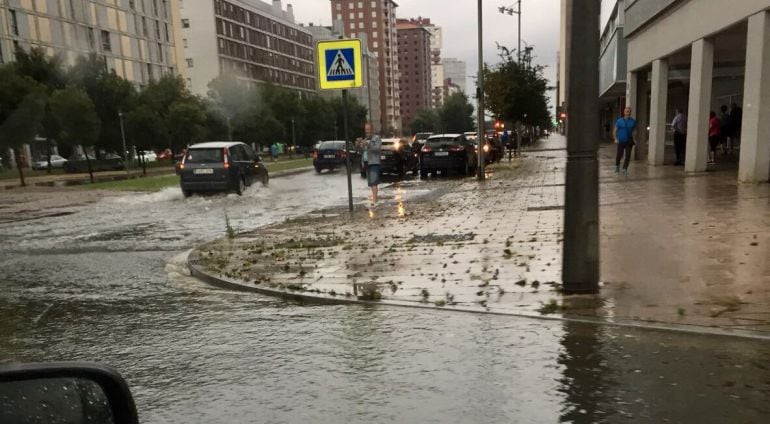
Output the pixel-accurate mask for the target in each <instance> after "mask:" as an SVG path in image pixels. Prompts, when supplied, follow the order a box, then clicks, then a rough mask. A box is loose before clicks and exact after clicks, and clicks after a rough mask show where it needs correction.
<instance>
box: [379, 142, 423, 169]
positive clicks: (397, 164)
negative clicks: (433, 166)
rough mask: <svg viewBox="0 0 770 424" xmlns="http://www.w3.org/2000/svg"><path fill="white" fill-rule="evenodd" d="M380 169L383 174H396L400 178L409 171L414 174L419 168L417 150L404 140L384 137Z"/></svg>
mask: <svg viewBox="0 0 770 424" xmlns="http://www.w3.org/2000/svg"><path fill="white" fill-rule="evenodd" d="M380 169H381V170H382V173H383V174H398V176H399V177H401V178H403V177H404V175H406V173H407V172H409V171H411V172H412V175H415V176H416V175H417V172H418V171H419V169H420V160H419V158H418V156H417V152H416V151H415V150H413V149H412V146H410V145H409V144H408V143H407V142H406V140H402V139H400V138H385V139H383V140H382V150H381V151H380Z"/></svg>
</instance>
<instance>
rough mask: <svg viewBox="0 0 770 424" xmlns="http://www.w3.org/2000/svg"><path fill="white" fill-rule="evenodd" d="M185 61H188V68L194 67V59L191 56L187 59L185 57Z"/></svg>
mask: <svg viewBox="0 0 770 424" xmlns="http://www.w3.org/2000/svg"><path fill="white" fill-rule="evenodd" d="M185 61H187V67H188V68H192V67H193V60H192V59H191V58H187V59H185Z"/></svg>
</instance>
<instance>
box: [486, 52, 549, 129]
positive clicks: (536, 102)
mask: <svg viewBox="0 0 770 424" xmlns="http://www.w3.org/2000/svg"><path fill="white" fill-rule="evenodd" d="M498 49H499V50H500V59H501V61H500V62H499V63H497V64H496V65H494V66H493V67H491V68H490V67H489V66H486V65H485V67H484V104H485V106H486V109H488V110H489V111H491V112H492V114H493V115H495V116H496V117H499V118H502V119H503V120H505V121H510V122H522V123H523V124H525V125H539V126H541V127H547V126H549V123H550V122H551V116H550V112H549V111H548V109H549V108H548V97H547V92H548V91H549V90H550V87H549V86H548V80H546V78H545V77H544V76H543V69H544V68H543V66H540V65H536V66H533V65H532V48H527V49H526V50H525V51H524V52H522V57H521V63H517V62H516V59H515V58H514V56H513V55H512V54H511V51H510V50H508V49H507V48H505V47H503V46H498ZM524 115H526V118H525V117H524Z"/></svg>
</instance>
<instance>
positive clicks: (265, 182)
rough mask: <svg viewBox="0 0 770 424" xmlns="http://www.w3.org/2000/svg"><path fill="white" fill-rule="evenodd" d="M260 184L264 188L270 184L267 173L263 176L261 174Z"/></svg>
mask: <svg viewBox="0 0 770 424" xmlns="http://www.w3.org/2000/svg"><path fill="white" fill-rule="evenodd" d="M260 181H261V182H262V185H263V186H264V187H267V184H268V183H269V182H270V175H268V174H267V171H265V173H264V174H262V178H261V179H260Z"/></svg>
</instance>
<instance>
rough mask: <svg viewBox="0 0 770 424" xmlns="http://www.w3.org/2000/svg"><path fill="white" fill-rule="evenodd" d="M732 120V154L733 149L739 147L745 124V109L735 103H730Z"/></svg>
mask: <svg viewBox="0 0 770 424" xmlns="http://www.w3.org/2000/svg"><path fill="white" fill-rule="evenodd" d="M730 121H731V123H732V134H730V146H729V148H730V150H729V153H731V154H732V152H733V150H735V148H736V147H738V144H739V143H740V140H741V126H742V125H743V109H741V108H740V107H738V105H737V104H735V103H733V104H731V105H730Z"/></svg>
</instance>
